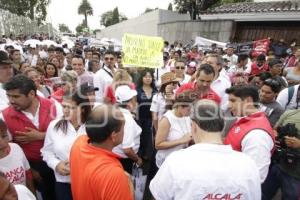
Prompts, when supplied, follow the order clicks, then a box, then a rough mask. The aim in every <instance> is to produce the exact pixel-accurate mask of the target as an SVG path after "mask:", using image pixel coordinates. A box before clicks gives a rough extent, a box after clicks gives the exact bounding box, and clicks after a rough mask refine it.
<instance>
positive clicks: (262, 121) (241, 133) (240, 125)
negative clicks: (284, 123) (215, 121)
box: [224, 112, 275, 151]
mask: <svg viewBox="0 0 300 200" xmlns="http://www.w3.org/2000/svg"><path fill="white" fill-rule="evenodd" d="M254 129H261V130H264V131H266V132H267V133H268V134H269V135H270V136H271V137H272V140H273V141H275V136H274V132H273V129H272V127H271V125H270V122H269V120H268V118H267V117H266V115H265V113H264V112H258V113H254V114H252V115H249V116H247V117H244V118H242V119H240V120H237V121H236V122H235V123H234V124H233V125H232V126H231V128H230V130H229V132H228V134H227V136H226V138H225V141H224V144H230V145H231V146H232V149H234V150H236V151H242V140H243V139H244V137H245V136H246V135H247V134H248V133H249V132H250V131H252V130H254Z"/></svg>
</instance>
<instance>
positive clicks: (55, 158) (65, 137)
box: [41, 91, 91, 200]
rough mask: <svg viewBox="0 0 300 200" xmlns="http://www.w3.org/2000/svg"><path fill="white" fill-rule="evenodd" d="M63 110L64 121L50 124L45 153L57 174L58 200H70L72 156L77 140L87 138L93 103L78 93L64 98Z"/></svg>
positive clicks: (43, 151)
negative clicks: (70, 156) (84, 136)
mask: <svg viewBox="0 0 300 200" xmlns="http://www.w3.org/2000/svg"><path fill="white" fill-rule="evenodd" d="M62 107H63V117H62V118H61V119H57V120H54V121H52V122H51V123H50V124H49V127H48V129H47V132H46V137H45V142H44V146H43V148H42V149H41V153H42V156H43V160H44V161H45V162H46V163H47V164H48V166H49V167H50V168H52V169H53V171H54V174H55V178H56V196H57V199H58V200H70V199H72V193H71V185H70V167H69V154H70V151H71V147H72V145H73V143H74V141H75V140H76V139H77V137H78V136H80V135H82V134H85V122H86V120H87V117H88V115H89V114H90V113H91V106H90V104H89V100H88V99H87V98H82V97H81V94H80V92H78V91H76V92H75V93H74V94H73V95H71V96H64V98H63V102H62Z"/></svg>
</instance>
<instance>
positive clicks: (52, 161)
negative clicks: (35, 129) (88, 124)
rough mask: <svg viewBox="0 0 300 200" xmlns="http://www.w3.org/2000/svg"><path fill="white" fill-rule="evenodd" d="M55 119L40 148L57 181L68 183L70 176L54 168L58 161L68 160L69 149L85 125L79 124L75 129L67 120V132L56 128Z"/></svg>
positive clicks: (83, 130)
mask: <svg viewBox="0 0 300 200" xmlns="http://www.w3.org/2000/svg"><path fill="white" fill-rule="evenodd" d="M58 121H59V119H57V120H53V121H52V122H50V124H49V126H48V129H47V132H46V137H45V141H44V146H43V148H42V149H41V153H42V157H43V160H44V161H45V162H46V163H47V165H48V166H49V167H50V168H52V169H53V171H54V174H55V178H56V181H57V182H62V183H70V176H62V175H60V174H59V173H57V172H56V170H55V168H56V166H57V164H58V163H59V162H60V161H69V157H70V151H71V147H72V145H73V143H74V142H75V140H76V139H77V138H78V137H79V136H81V135H83V134H85V133H86V131H85V125H84V124H83V125H81V126H80V127H79V129H78V130H77V131H76V130H75V128H74V127H73V125H72V124H71V123H70V122H69V121H68V129H67V133H64V132H63V131H62V130H61V129H59V130H56V129H55V125H56V124H57V122H58Z"/></svg>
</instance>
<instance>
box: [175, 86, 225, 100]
mask: <svg viewBox="0 0 300 200" xmlns="http://www.w3.org/2000/svg"><path fill="white" fill-rule="evenodd" d="M187 90H191V91H193V90H194V91H196V90H197V83H187V84H184V85H182V86H181V87H180V88H178V89H177V90H176V96H177V95H178V94H180V93H182V92H184V91H187ZM199 99H210V100H213V101H215V102H217V103H218V104H220V103H221V98H220V97H219V95H217V93H215V91H213V90H212V89H211V88H209V90H208V91H207V93H205V94H200V95H199Z"/></svg>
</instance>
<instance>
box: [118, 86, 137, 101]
mask: <svg viewBox="0 0 300 200" xmlns="http://www.w3.org/2000/svg"><path fill="white" fill-rule="evenodd" d="M136 95H137V92H136V90H133V89H131V88H130V87H129V86H128V85H121V86H119V87H117V89H116V91H115V96H116V100H117V102H118V103H124V102H126V101H129V100H130V99H132V98H133V97H135V96H136Z"/></svg>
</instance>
